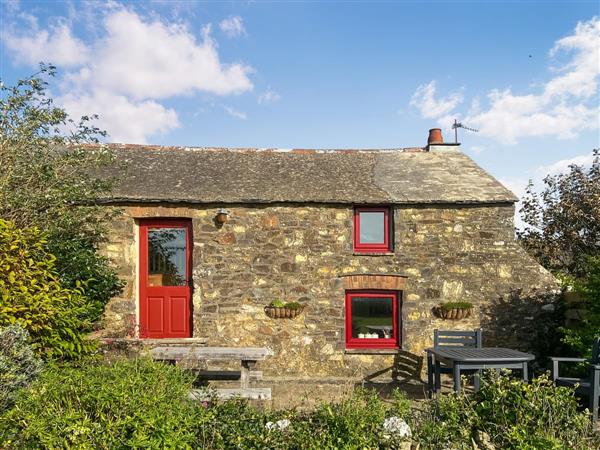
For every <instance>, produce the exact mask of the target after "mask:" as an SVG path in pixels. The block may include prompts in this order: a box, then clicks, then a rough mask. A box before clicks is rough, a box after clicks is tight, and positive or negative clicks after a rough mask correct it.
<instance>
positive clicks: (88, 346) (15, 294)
mask: <svg viewBox="0 0 600 450" xmlns="http://www.w3.org/2000/svg"><path fill="white" fill-rule="evenodd" d="M0 267H1V268H2V270H0V327H3V326H9V325H19V326H21V327H23V328H25V329H26V330H27V331H28V332H29V334H30V335H31V342H32V346H33V349H34V350H35V351H36V352H37V353H38V354H39V355H43V356H45V357H47V358H52V357H64V358H73V357H76V356H79V355H81V354H85V353H88V352H89V351H91V350H92V349H94V345H93V343H92V342H90V341H88V340H86V339H85V333H86V332H87V331H89V330H90V323H89V321H88V319H87V318H88V317H89V316H90V314H89V308H93V305H91V304H90V303H89V302H88V301H87V299H86V297H85V296H84V288H85V285H81V286H80V287H76V288H69V287H65V286H63V285H62V283H61V281H60V279H59V276H58V273H57V272H56V270H55V258H54V256H53V255H52V254H50V253H48V251H47V250H46V238H45V236H44V235H43V234H42V233H40V231H39V230H38V229H37V228H33V227H29V228H17V227H16V226H15V225H14V224H13V223H12V222H7V221H5V220H3V219H0Z"/></svg>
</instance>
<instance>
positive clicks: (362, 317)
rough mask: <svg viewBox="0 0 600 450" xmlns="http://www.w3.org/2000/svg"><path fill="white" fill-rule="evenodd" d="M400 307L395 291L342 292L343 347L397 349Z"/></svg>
mask: <svg viewBox="0 0 600 450" xmlns="http://www.w3.org/2000/svg"><path fill="white" fill-rule="evenodd" d="M399 314H400V308H399V303H398V292H396V291H348V292H346V348H397V347H399V343H400V320H399V317H400V316H399Z"/></svg>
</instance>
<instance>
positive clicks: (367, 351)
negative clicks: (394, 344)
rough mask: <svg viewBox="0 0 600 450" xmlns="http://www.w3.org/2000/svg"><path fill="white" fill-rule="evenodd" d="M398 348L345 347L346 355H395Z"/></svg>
mask: <svg viewBox="0 0 600 450" xmlns="http://www.w3.org/2000/svg"><path fill="white" fill-rule="evenodd" d="M398 352H400V349H399V348H347V349H346V350H345V351H344V353H345V354H346V355H395V354H397V353H398Z"/></svg>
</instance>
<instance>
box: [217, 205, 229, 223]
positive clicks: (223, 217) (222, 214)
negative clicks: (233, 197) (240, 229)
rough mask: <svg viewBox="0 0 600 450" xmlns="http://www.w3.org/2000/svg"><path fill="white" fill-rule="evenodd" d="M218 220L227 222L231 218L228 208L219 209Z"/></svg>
mask: <svg viewBox="0 0 600 450" xmlns="http://www.w3.org/2000/svg"><path fill="white" fill-rule="evenodd" d="M216 220H217V222H219V223H225V222H227V221H228V220H229V211H227V210H226V209H223V208H221V209H219V210H218V211H217V217H216Z"/></svg>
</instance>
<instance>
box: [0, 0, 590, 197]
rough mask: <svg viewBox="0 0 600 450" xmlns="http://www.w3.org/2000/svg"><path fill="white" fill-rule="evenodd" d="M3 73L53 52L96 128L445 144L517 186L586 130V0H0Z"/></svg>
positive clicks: (243, 139) (582, 155)
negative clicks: (457, 129) (457, 131)
mask: <svg viewBox="0 0 600 450" xmlns="http://www.w3.org/2000/svg"><path fill="white" fill-rule="evenodd" d="M0 11H1V13H2V22H1V31H2V36H1V37H2V46H1V50H0V52H1V53H0V63H1V65H0V72H1V74H0V75H1V77H2V80H3V81H4V82H5V83H7V84H10V83H12V82H14V81H15V80H17V79H19V78H22V77H24V76H27V75H29V74H31V73H33V71H34V70H35V67H36V66H37V62H38V61H40V60H44V61H47V62H53V63H54V64H56V65H57V66H58V68H59V75H58V77H57V78H56V80H55V82H54V83H53V84H52V87H51V89H52V93H53V95H54V96H55V97H56V99H57V102H58V103H59V104H61V105H63V106H64V107H65V108H66V109H67V110H68V111H69V112H70V113H71V114H73V115H75V116H77V115H81V114H90V113H98V114H100V116H101V120H100V125H101V126H102V127H103V128H105V129H106V130H107V131H108V132H109V134H110V135H111V140H113V141H124V142H133V143H143V142H145V143H152V144H166V145H189V146H227V147H229V146H233V147H280V148H390V147H411V146H421V145H423V144H424V143H425V140H426V138H427V130H428V129H429V128H432V127H437V126H440V127H442V128H444V135H445V139H446V140H452V139H453V136H452V134H451V131H450V130H449V126H450V124H451V122H452V120H453V119H454V118H458V119H459V120H462V121H463V122H464V123H465V124H466V125H470V126H472V127H475V128H478V129H480V132H479V133H476V134H475V133H465V132H463V133H461V137H460V140H461V141H462V144H463V145H462V149H463V151H465V152H466V153H467V154H469V155H470V156H471V157H473V158H474V159H475V160H476V161H477V162H478V163H479V164H480V165H482V166H483V167H484V168H486V169H487V170H488V171H490V172H491V173H492V174H494V175H495V176H496V177H498V178H499V179H501V180H502V181H503V182H504V183H505V184H506V185H507V186H508V187H510V188H511V189H513V191H516V192H517V193H520V192H521V191H522V189H523V187H524V186H525V184H526V182H527V180H528V179H529V178H534V179H540V178H541V177H542V176H543V174H545V173H547V172H553V173H555V172H557V171H560V170H564V168H565V167H566V166H567V165H568V164H569V163H570V162H578V163H589V162H590V161H591V156H590V155H591V150H592V148H595V147H599V146H600V142H599V135H598V126H599V122H600V118H599V114H600V112H599V111H600V110H599V96H598V79H599V73H600V19H599V17H598V16H600V11H599V4H598V2H597V1H568V2H557V1H552V2H550V1H546V2H541V1H503V2H488V1H480V2H477V1H463V2H446V1H435V2H417V1H411V2H402V1H398V2H260V1H255V2H219V3H217V2H193V1H187V2H182V1H150V2H74V1H73V2H34V1H3V2H2V7H1V9H0Z"/></svg>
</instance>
